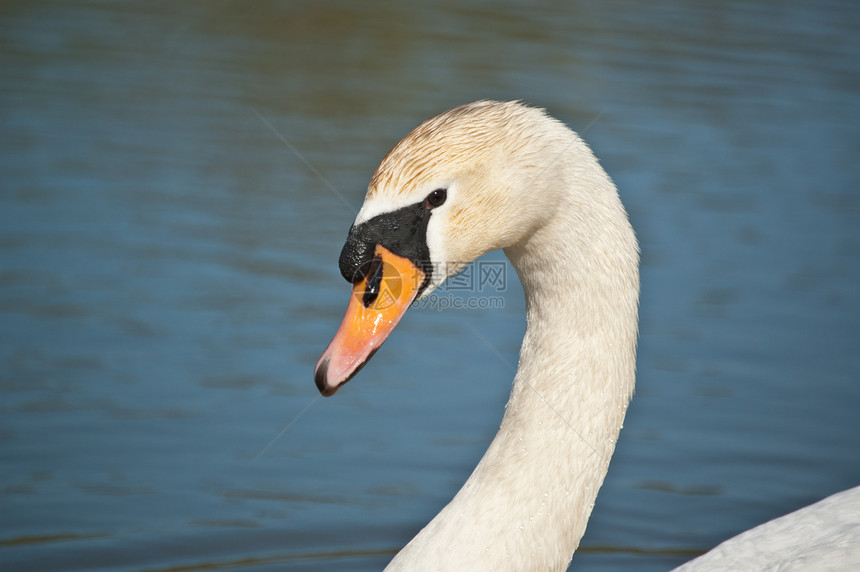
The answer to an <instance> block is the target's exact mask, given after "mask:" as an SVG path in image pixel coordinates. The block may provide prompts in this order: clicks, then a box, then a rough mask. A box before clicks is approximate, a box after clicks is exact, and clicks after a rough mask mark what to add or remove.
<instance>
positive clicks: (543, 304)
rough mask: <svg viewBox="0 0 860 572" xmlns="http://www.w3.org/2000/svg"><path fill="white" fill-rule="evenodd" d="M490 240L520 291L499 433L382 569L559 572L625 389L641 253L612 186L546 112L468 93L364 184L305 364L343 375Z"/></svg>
mask: <svg viewBox="0 0 860 572" xmlns="http://www.w3.org/2000/svg"><path fill="white" fill-rule="evenodd" d="M498 248H503V249H504V250H505V253H506V255H507V256H508V258H509V259H510V260H511V262H512V264H513V265H514V267H515V268H516V270H517V273H518V275H519V277H520V280H521V282H522V285H523V290H524V292H525V296H526V308H527V328H526V333H525V337H524V339H523V344H522V349H521V351H520V362H519V368H518V371H517V374H516V377H515V379H514V384H513V389H512V391H511V396H510V400H509V402H508V404H507V407H506V410H505V415H504V417H503V419H502V422H501V427H500V428H499V431H498V433H497V434H496V436H495V438H494V439H493V441H492V443H491V444H490V446H489V448H488V450H487V452H486V453H485V455H484V457H483V458H482V459H481V461H480V463H479V464H478V466H477V467H476V468H475V470H474V472H473V473H472V475H471V476H470V477H469V479H468V480H467V481H466V483H465V484H464V485H463V487H462V489H460V491H459V492H458V493H457V495H456V496H455V497H454V499H453V500H452V501H451V502H450V503H449V504H448V505H447V506H446V507H445V508H444V509H443V510H442V511H441V512H440V513H439V514H438V515H437V516H436V518H434V519H433V520H432V521H431V522H430V523H429V524H428V525H427V526H426V527H425V528H424V529H423V530H422V531H421V532H420V533H419V534H418V535H417V536H416V537H415V538H414V539H413V540H412V541H411V542H410V543H409V544H408V545H407V546H406V547H404V548H403V550H401V551H400V553H398V554H397V556H396V557H395V558H394V560H393V561H392V562H391V564H390V565H389V567H388V568H387V569H388V570H409V571H415V570H434V571H440V570H452V571H465V570H541V571H544V570H564V569H566V568H567V566H568V564H569V562H570V560H571V558H572V555H573V552H574V550H575V549H576V547H577V546H578V544H579V541H580V539H581V538H582V535H583V533H584V531H585V527H586V524H587V522H588V518H589V515H590V514H591V510H592V507H593V506H594V501H595V498H596V496H597V491H598V489H599V488H600V485H601V484H602V483H603V478H604V476H605V474H606V472H607V469H608V465H609V459H610V457H611V456H612V452H613V450H614V449H615V442H616V439H617V438H618V433H619V431H620V429H621V424H622V422H623V420H624V415H625V412H626V409H627V404H628V402H629V400H630V397H631V396H632V394H633V386H634V377H635V358H636V335H637V320H638V318H637V314H638V295H639V271H638V263H639V254H638V246H637V243H636V238H635V236H634V233H633V229H632V228H631V226H630V223H629V222H628V220H627V214H626V212H625V210H624V207H623V206H622V204H621V201H620V200H619V197H618V193H617V191H616V189H615V186H614V185H613V183H612V181H611V180H610V178H609V177H608V175H607V174H606V173H605V171H604V170H603V169H602V168H601V167H600V165H599V164H598V162H597V160H596V159H595V157H594V155H593V154H592V152H591V151H590V149H589V148H588V146H587V145H586V144H585V143H584V142H583V141H582V140H581V139H580V138H579V137H578V136H577V135H576V134H575V133H573V132H572V131H571V130H569V129H568V128H567V127H565V126H564V125H563V124H562V123H560V122H558V121H556V120H554V119H552V118H550V117H549V116H547V115H546V114H545V113H544V112H543V111H542V110H539V109H534V108H530V107H527V106H524V105H522V104H519V103H516V102H509V103H499V102H492V101H479V102H475V103H472V104H469V105H464V106H462V107H458V108H456V109H452V110H450V111H448V112H445V113H443V114H441V115H439V116H437V117H435V118H432V119H430V120H428V121H426V122H424V123H423V124H422V125H420V126H419V127H418V128H416V129H415V130H414V131H413V132H412V133H410V134H409V135H408V136H407V137H406V138H405V139H403V140H402V141H401V142H400V143H398V144H397V145H396V146H395V147H394V148H393V149H392V150H391V151H390V152H389V153H388V155H387V156H386V157H385V158H384V159H383V161H382V163H381V164H380V166H379V168H378V169H377V171H376V173H375V174H374V176H373V178H372V180H371V182H370V186H369V189H368V192H367V197H366V200H365V202H364V206H363V207H362V209H361V211H360V212H359V214H358V217H357V218H356V220H355V224H354V225H353V227H352V228H351V229H350V233H349V236H348V239H347V242H346V245H345V246H344V249H343V252H342V253H341V257H340V269H341V273H342V274H343V275H344V277H345V278H346V279H347V280H349V281H350V282H352V283H353V284H354V289H353V295H352V297H351V299H350V303H349V307H348V308H347V313H346V317H345V318H344V321H343V324H342V325H341V327H340V329H339V330H338V332H337V334H336V335H335V337H334V339H333V340H332V342H331V344H330V345H329V347H328V348H327V349H326V351H325V352H324V354H323V356H322V357H321V358H320V360H319V362H318V363H317V366H316V370H315V381H316V384H317V387H318V388H319V390H320V391H321V392H322V393H323V394H324V395H332V394H333V393H334V392H335V391H337V390H338V388H339V387H340V386H342V385H343V384H344V383H346V382H347V381H348V380H349V379H351V378H352V376H353V375H355V373H356V372H357V371H358V370H359V369H360V368H361V366H362V365H363V364H364V363H365V362H366V361H367V360H368V359H369V358H370V356H372V354H373V353H374V352H375V351H376V350H377V349H378V348H379V346H380V345H381V344H382V343H383V342H384V341H385V339H386V338H387V336H388V335H389V334H390V332H391V331H392V330H393V328H394V326H395V325H396V324H397V322H398V321H399V320H400V317H401V316H402V315H403V313H404V312H405V311H406V309H407V308H408V307H409V305H410V304H411V303H412V301H413V300H414V299H416V298H418V297H421V296H425V295H427V294H428V293H429V292H430V291H432V290H433V289H434V288H435V287H436V286H438V285H439V284H441V283H442V282H443V281H444V280H445V279H446V278H447V277H448V276H450V275H452V274H454V273H456V272H458V271H460V270H461V269H462V268H463V266H464V265H465V264H467V263H469V262H471V261H473V260H475V259H476V258H478V257H479V256H481V255H482V254H484V253H486V252H488V251H490V250H495V249H498Z"/></svg>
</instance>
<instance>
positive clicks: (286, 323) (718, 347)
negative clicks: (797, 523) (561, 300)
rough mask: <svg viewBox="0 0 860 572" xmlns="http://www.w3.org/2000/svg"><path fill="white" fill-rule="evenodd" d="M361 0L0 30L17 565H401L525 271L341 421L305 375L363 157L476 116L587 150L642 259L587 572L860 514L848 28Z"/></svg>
mask: <svg viewBox="0 0 860 572" xmlns="http://www.w3.org/2000/svg"><path fill="white" fill-rule="evenodd" d="M370 6H371V5H370V4H368V5H367V7H362V6H360V5H358V4H353V3H349V2H334V3H311V2H306V3H305V2H294V3H260V2H255V3H239V2H236V3H230V2H219V3H211V2H205V3H204V2H197V3H165V4H152V3H140V4H113V3H100V2H82V3H73V2H58V3H47V2H35V3H14V2H13V3H3V4H2V5H0V48H2V49H0V69H2V72H0V130H2V137H0V567H2V568H3V569H4V570H22V571H28V570H111V571H126V570H128V571H141V570H178V569H181V570H198V569H211V568H217V569H224V570H228V569H229V570H282V569H291V570H333V569H337V570H377V569H381V568H382V567H383V566H384V564H385V563H386V562H387V561H388V560H389V559H390V558H391V556H392V555H393V554H394V552H395V551H396V550H397V549H398V548H399V547H400V546H402V545H403V544H404V543H405V542H406V541H408V539H409V538H411V536H412V535H413V534H414V533H415V532H416V531H417V530H418V529H419V528H420V527H421V526H423V524H425V523H426V522H427V521H428V520H429V519H430V518H431V517H432V515H433V514H435V513H436V512H437V511H438V510H439V509H440V508H441V507H442V506H443V505H444V504H445V503H446V502H447V501H448V500H449V499H450V498H451V496H452V495H453V494H454V493H455V492H456V490H457V489H458V487H459V486H460V484H461V483H462V482H463V481H464V480H465V478H466V477H467V476H468V474H469V472H470V471H471V469H472V467H473V466H474V465H475V463H476V462H477V460H478V459H479V458H480V456H481V454H482V453H483V451H484V449H485V447H486V445H487V443H488V442H489V440H490V438H491V437H492V435H493V434H494V432H495V429H496V428H497V427H498V422H499V420H500V418H501V414H502V410H503V406H504V403H505V401H506V398H507V393H508V391H509V388H510V382H511V380H512V378H513V372H512V370H511V367H510V365H509V364H516V361H517V351H518V349H519V344H520V339H521V336H522V333H523V330H524V304H523V300H522V292H521V289H520V287H519V285H518V283H517V281H516V277H515V274H514V272H513V270H512V269H511V268H510V267H503V268H505V269H506V273H505V274H504V283H503V284H502V285H495V286H494V287H493V291H492V292H490V294H491V295H492V296H495V297H499V298H501V299H502V301H503V308H501V309H495V310H488V309H472V310H457V311H455V310H446V311H438V310H433V309H430V308H425V309H417V310H413V311H412V312H410V314H409V315H407V317H406V318H405V319H404V321H403V322H402V323H401V325H400V326H399V327H398V331H397V332H395V334H394V335H393V337H392V338H391V339H390V340H389V341H388V342H387V343H386V346H385V348H384V349H383V350H382V351H380V352H379V354H378V355H377V356H376V358H374V360H373V361H372V362H371V363H370V364H369V365H368V366H367V367H366V368H365V369H364V370H363V371H362V373H361V374H360V375H359V377H358V378H357V379H356V380H354V381H353V382H352V383H350V384H349V385H348V386H347V387H346V388H345V389H344V390H343V391H341V392H339V393H338V394H337V396H335V397H334V398H331V399H322V398H320V397H318V396H317V391H316V388H315V387H314V384H313V380H312V376H311V372H312V368H313V363H314V362H315V360H316V358H317V357H318V355H319V353H320V352H321V350H322V349H323V348H324V347H325V345H326V344H327V343H328V341H329V339H330V337H331V335H332V334H333V333H334V330H335V328H336V327H337V325H338V324H339V321H340V318H341V316H342V312H343V310H344V308H345V306H346V301H347V294H348V291H349V287H348V285H347V284H346V283H345V282H343V280H342V278H341V277H340V274H339V272H338V269H337V263H336V261H337V256H338V254H339V251H340V248H341V245H342V243H343V240H344V238H345V236H346V231H347V229H348V228H349V225H350V224H351V221H352V219H353V218H354V216H355V212H356V210H357V208H358V206H359V205H360V204H361V201H362V198H363V192H364V189H365V188H366V185H367V181H368V180H369V177H370V175H371V173H372V172H373V169H374V168H375V166H376V163H377V162H378V161H379V159H380V158H381V157H382V156H383V155H384V154H385V152H386V151H387V150H388V149H389V148H390V147H391V145H393V144H394V143H395V142H396V141H397V140H398V139H399V138H400V137H402V136H403V135H404V134H405V133H406V132H408V131H409V129H411V128H412V127H413V126H415V125H416V124H417V123H418V122H420V121H421V120H423V119H424V118H426V117H428V116H430V115H433V114H435V113H438V112H440V111H442V110H444V109H447V108H449V107H452V106H454V105H458V104H460V103H464V102H467V101H471V100H474V99H479V98H484V97H491V98H497V99H523V100H526V101H528V102H531V103H533V104H536V105H540V106H543V107H546V108H548V109H549V111H550V112H551V113H552V114H553V115H555V116H557V117H559V118H560V119H562V120H564V121H565V122H566V123H568V124H569V125H571V127H573V128H574V129H576V130H578V131H580V132H582V133H584V135H585V138H586V139H587V140H588V141H589V142H590V144H591V145H592V147H593V148H594V149H595V151H596V153H597V154H598V156H599V157H600V158H601V160H602V162H603V164H604V166H605V167H606V169H607V171H609V173H610V174H611V175H612V176H613V178H614V179H615V181H616V182H617V184H618V186H619V188H620V191H621V194H622V198H623V200H624V202H625V204H626V205H627V207H628V210H629V212H630V216H631V219H632V222H633V224H634V227H635V228H636V231H637V234H638V236H639V239H640V242H641V246H642V251H643V261H642V305H641V328H640V330H641V338H640V354H639V362H638V372H639V374H638V382H637V383H638V385H637V394H636V396H635V398H634V401H633V404H632V406H631V409H630V411H629V415H628V418H627V423H626V425H625V428H624V430H623V432H622V439H621V441H620V443H619V446H618V448H617V450H616V454H615V457H614V460H613V462H612V465H611V469H610V473H609V476H608V477H607V480H606V483H605V485H604V487H603V489H602V490H601V493H600V496H599V497H598V502H597V505H596V508H595V510H594V513H593V517H592V520H591V523H590V525H589V528H588V531H587V533H586V536H585V538H584V539H583V542H582V551H581V552H580V553H578V554H577V556H576V557H575V558H574V567H575V568H577V569H581V570H665V569H668V568H670V567H671V566H673V565H676V564H679V563H681V562H683V561H685V560H686V559H688V558H690V557H691V556H692V555H694V554H696V553H697V552H699V551H702V550H705V549H707V548H709V547H711V546H713V545H715V544H716V543H718V542H719V541H721V540H723V539H725V538H727V537H729V536H731V535H734V534H736V533H737V532H739V531H741V530H744V529H747V528H749V527H751V526H753V525H755V524H758V523H760V522H763V521H765V520H767V519H770V518H772V517H774V516H777V515H779V514H783V513H785V512H788V511H790V510H793V509H795V508H798V507H800V506H802V505H805V504H807V503H809V502H811V501H813V500H815V499H818V498H821V497H824V496H826V495H828V494H831V493H833V492H836V491H838V490H841V489H844V488H847V487H850V486H853V485H857V484H860V455H859V454H858V450H860V416H858V414H857V411H858V409H860V223H858V219H860V191H858V189H860V166H858V165H860V161H858V160H857V158H858V155H860V63H858V62H860V58H858V54H860V10H858V8H857V6H856V4H855V3H854V2H850V1H844V2H778V1H773V2H770V1H765V0H760V1H753V2H728V3H719V5H718V6H717V5H715V6H713V7H709V3H702V2H680V1H677V2H672V1H660V2H652V3H641V2H623V1H622V2H605V1H594V2H582V3H577V4H576V5H574V6H569V5H567V3H562V2H559V3H542V4H536V5H530V6H528V7H525V6H520V5H517V4H514V3H504V4H498V3H486V4H484V5H477V4H473V5H471V7H469V8H465V7H460V6H459V5H457V4H455V3H445V5H444V6H443V7H441V8H432V9H431V8H429V7H427V8H422V7H420V6H416V5H411V6H409V5H407V4H406V3H404V4H400V3H388V4H386V5H381V4H374V5H373V6H374V7H373V8H371V7H370ZM503 260H504V258H503V257H502V256H501V255H500V254H499V253H496V254H492V255H490V256H489V257H488V259H487V261H489V262H493V263H497V262H501V261H503ZM473 294H474V293H472V292H468V291H467V294H463V293H462V292H460V293H457V295H458V296H464V295H469V296H471V295H473ZM481 295H482V296H487V295H488V294H487V293H486V292H483V293H481Z"/></svg>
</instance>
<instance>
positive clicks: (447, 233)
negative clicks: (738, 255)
mask: <svg viewBox="0 0 860 572" xmlns="http://www.w3.org/2000/svg"><path fill="white" fill-rule="evenodd" d="M572 141H574V142H575V135H574V134H573V132H571V131H570V130H568V129H567V128H566V127H564V125H563V124H561V123H560V122H558V121H556V120H555V119H552V118H550V117H549V116H548V115H546V114H545V113H544V112H543V110H540V109H536V108H531V107H528V106H525V105H523V104H521V103H518V102H507V103H500V102H494V101H478V102H475V103H471V104H467V105H464V106H461V107H457V108H455V109H452V110H450V111H447V112H445V113H442V114H441V115H438V116H436V117H434V118H431V119H429V120H427V121H425V122H424V123H422V124H421V125H420V126H418V127H417V128H416V129H415V130H413V131H412V132H411V133H410V134H409V135H407V136H406V137H405V138H404V139H403V140H402V141H400V142H399V143H398V144H397V145H396V146H395V147H394V148H393V149H392V150H391V151H390V152H389V153H388V155H386V157H385V158H384V159H383V160H382V162H381V163H380V165H379V167H378V168H377V170H376V172H375V173H374V175H373V177H372V179H371V181H370V185H369V187H368V191H367V195H366V198H365V201H364V204H363V206H362V208H361V210H360V211H359V213H358V216H357V217H356V219H355V223H354V224H353V225H352V228H351V229H350V231H349V235H348V237H347V241H346V244H345V245H344V247H343V251H342V252H341V255H340V260H339V266H340V271H341V274H342V275H343V277H344V278H345V279H346V280H347V281H349V282H350V283H352V284H353V293H352V296H351V297H350V302H349V306H348V308H347V313H346V316H345V317H344V320H343V323H342V325H341V327H340V328H339V330H338V331H337V333H336V335H335V337H334V339H333V340H332V342H331V344H329V346H328V348H327V349H326V350H325V352H324V353H323V355H322V357H321V358H320V359H319V361H318V362H317V364H316V368H315V373H314V378H315V381H316V385H317V388H318V389H319V390H320V392H321V393H322V394H323V395H326V396H328V395H332V394H334V393H335V392H336V391H337V390H338V389H339V388H340V387H341V386H342V385H343V384H344V383H346V382H347V381H349V380H350V379H351V378H352V377H353V376H354V375H355V374H356V373H357V372H358V370H359V369H360V368H361V367H362V366H363V365H364V364H365V363H366V362H367V360H369V359H370V357H371V356H372V355H373V354H374V353H375V352H376V350H377V349H379V347H380V346H381V345H382V343H383V342H384V341H385V339H386V338H387V337H388V335H389V334H390V333H391V332H392V330H393V329H394V327H395V326H396V325H397V323H398V322H399V320H400V318H401V317H402V316H403V314H404V313H405V312H406V310H407V309H408V308H409V306H410V305H411V304H412V302H413V301H415V300H417V299H420V298H422V297H424V296H426V295H428V294H429V293H430V292H432V291H433V290H434V289H435V288H436V287H438V286H439V285H440V284H442V283H443V282H444V281H445V280H446V279H447V278H448V277H449V276H451V275H453V274H456V273H457V272H459V271H460V270H462V269H463V268H464V267H465V266H466V265H467V264H469V263H470V262H472V261H474V260H475V259H477V258H478V257H480V256H481V255H483V254H485V253H486V252H489V251H491V250H495V249H499V248H506V247H509V246H512V245H514V244H517V243H519V242H520V241H522V240H524V239H525V238H526V237H528V236H530V235H531V234H532V233H533V232H534V230H535V229H536V228H538V227H539V226H540V225H541V224H542V222H543V221H544V220H546V219H547V218H548V217H550V216H551V215H552V212H553V210H554V209H555V208H557V205H558V200H557V197H556V196H555V195H556V193H557V192H558V191H557V189H560V188H561V187H562V186H563V181H562V180H559V179H561V178H563V173H562V172H561V171H560V167H561V166H562V164H563V163H565V162H566V161H568V159H566V158H565V157H562V155H565V156H566V155H567V153H565V151H566V150H567V149H568V148H569V147H571V142H572ZM583 147H584V144H583ZM553 178H554V180H555V184H553V185H547V184H544V182H545V181H546V180H547V179H553Z"/></svg>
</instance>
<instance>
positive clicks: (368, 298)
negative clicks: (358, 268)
mask: <svg viewBox="0 0 860 572" xmlns="http://www.w3.org/2000/svg"><path fill="white" fill-rule="evenodd" d="M369 266H370V267H369V268H368V269H367V274H365V276H366V277H367V286H365V289H364V296H363V297H362V298H361V303H362V304H364V307H365V308H369V307H370V305H371V304H373V301H374V300H376V298H377V297H378V296H379V289H380V287H381V286H382V259H381V258H379V257H378V256H374V257H373V260H371V261H370V265H369Z"/></svg>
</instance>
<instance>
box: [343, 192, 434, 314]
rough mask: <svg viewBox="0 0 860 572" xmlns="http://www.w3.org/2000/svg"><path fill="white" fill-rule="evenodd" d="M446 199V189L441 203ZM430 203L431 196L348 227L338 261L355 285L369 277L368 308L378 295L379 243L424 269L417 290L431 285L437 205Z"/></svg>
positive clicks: (365, 297)
mask: <svg viewBox="0 0 860 572" xmlns="http://www.w3.org/2000/svg"><path fill="white" fill-rule="evenodd" d="M433 193H436V191H433ZM433 193H431V195H433ZM437 198H438V196H437ZM444 201H445V193H444V190H443V193H442V202H444ZM429 203H430V197H429V196H428V197H427V198H426V199H424V200H423V201H421V202H420V203H417V204H414V205H409V206H406V207H403V208H400V209H397V210H396V211H392V212H390V213H383V214H381V215H377V216H375V217H373V218H372V219H370V220H367V221H365V222H363V223H361V224H360V225H358V226H355V225H353V227H352V228H350V229H349V236H347V239H346V244H345V245H344V246H343V250H342V251H341V253H340V260H339V261H338V264H339V266H340V273H341V274H342V275H343V277H344V278H345V279H346V280H347V281H348V282H351V283H353V284H356V283H358V282H359V281H361V280H362V279H363V278H364V277H365V276H368V281H367V282H368V287H367V290H366V291H365V294H364V298H363V299H362V302H363V303H364V305H365V307H367V306H369V305H370V304H371V303H373V300H375V299H376V296H378V295H379V286H380V281H381V279H382V265H381V264H377V265H374V260H375V259H376V254H375V252H374V251H375V250H376V245H377V244H379V245H381V246H383V247H385V248H387V249H388V250H390V251H391V252H392V253H394V254H396V255H398V256H402V257H404V258H408V259H409V260H411V261H412V262H413V263H414V264H415V265H416V266H417V267H418V268H420V269H421V270H422V271H423V272H424V274H425V279H424V283H423V284H422V285H421V287H420V288H419V290H418V293H419V295H420V293H421V292H422V291H423V290H424V289H425V288H426V287H427V285H428V284H430V277H431V276H430V275H431V264H430V249H429V248H428V247H427V223H428V222H429V221H430V216H431V215H432V213H433V211H432V208H434V207H433V206H432V205H431V206H430V207H428V206H427V205H428V204H429ZM440 204H441V203H440Z"/></svg>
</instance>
